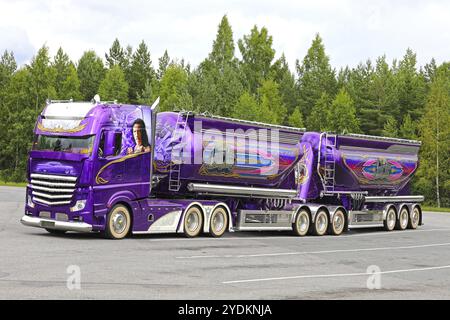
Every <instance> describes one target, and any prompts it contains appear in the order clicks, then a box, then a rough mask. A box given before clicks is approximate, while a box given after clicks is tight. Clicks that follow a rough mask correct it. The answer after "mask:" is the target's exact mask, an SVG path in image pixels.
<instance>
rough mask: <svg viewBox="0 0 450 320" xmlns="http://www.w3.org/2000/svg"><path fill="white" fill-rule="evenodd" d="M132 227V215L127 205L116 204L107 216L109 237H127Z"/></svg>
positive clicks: (106, 233) (106, 232)
mask: <svg viewBox="0 0 450 320" xmlns="http://www.w3.org/2000/svg"><path fill="white" fill-rule="evenodd" d="M130 227H131V215H130V211H129V210H128V208H127V207H125V206H124V205H121V204H117V205H115V206H114V207H113V208H112V209H111V211H110V212H109V213H108V216H107V217H106V229H105V236H106V237H107V238H109V239H123V238H125V237H126V236H127V235H128V233H129V231H130Z"/></svg>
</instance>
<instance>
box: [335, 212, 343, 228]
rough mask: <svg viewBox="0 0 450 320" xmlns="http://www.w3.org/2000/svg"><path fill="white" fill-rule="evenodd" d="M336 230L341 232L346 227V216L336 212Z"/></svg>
mask: <svg viewBox="0 0 450 320" xmlns="http://www.w3.org/2000/svg"><path fill="white" fill-rule="evenodd" d="M333 225H334V230H335V231H336V232H340V231H341V230H342V228H343V227H344V218H343V216H342V214H336V215H335V216H334V219H333Z"/></svg>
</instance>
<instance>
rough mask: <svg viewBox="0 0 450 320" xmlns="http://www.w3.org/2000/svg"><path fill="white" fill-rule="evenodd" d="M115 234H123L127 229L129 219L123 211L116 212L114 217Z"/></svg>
mask: <svg viewBox="0 0 450 320" xmlns="http://www.w3.org/2000/svg"><path fill="white" fill-rule="evenodd" d="M112 225H113V229H114V232H116V233H122V232H123V231H124V230H125V228H126V227H127V217H126V216H125V214H124V213H123V212H122V211H119V212H116V213H115V214H114V215H113V217H112Z"/></svg>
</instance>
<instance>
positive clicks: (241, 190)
mask: <svg viewBox="0 0 450 320" xmlns="http://www.w3.org/2000/svg"><path fill="white" fill-rule="evenodd" d="M188 190H189V191H191V192H196V193H204V194H224V195H235V196H238V197H239V196H264V197H270V198H294V197H296V196H297V190H289V189H269V188H252V187H240V186H227V185H219V184H206V183H189V184H188Z"/></svg>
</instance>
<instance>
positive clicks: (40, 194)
mask: <svg viewBox="0 0 450 320" xmlns="http://www.w3.org/2000/svg"><path fill="white" fill-rule="evenodd" d="M32 195H33V196H38V197H44V198H48V199H71V198H72V195H71V194H60V195H51V194H45V193H41V192H37V191H33V192H32Z"/></svg>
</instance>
